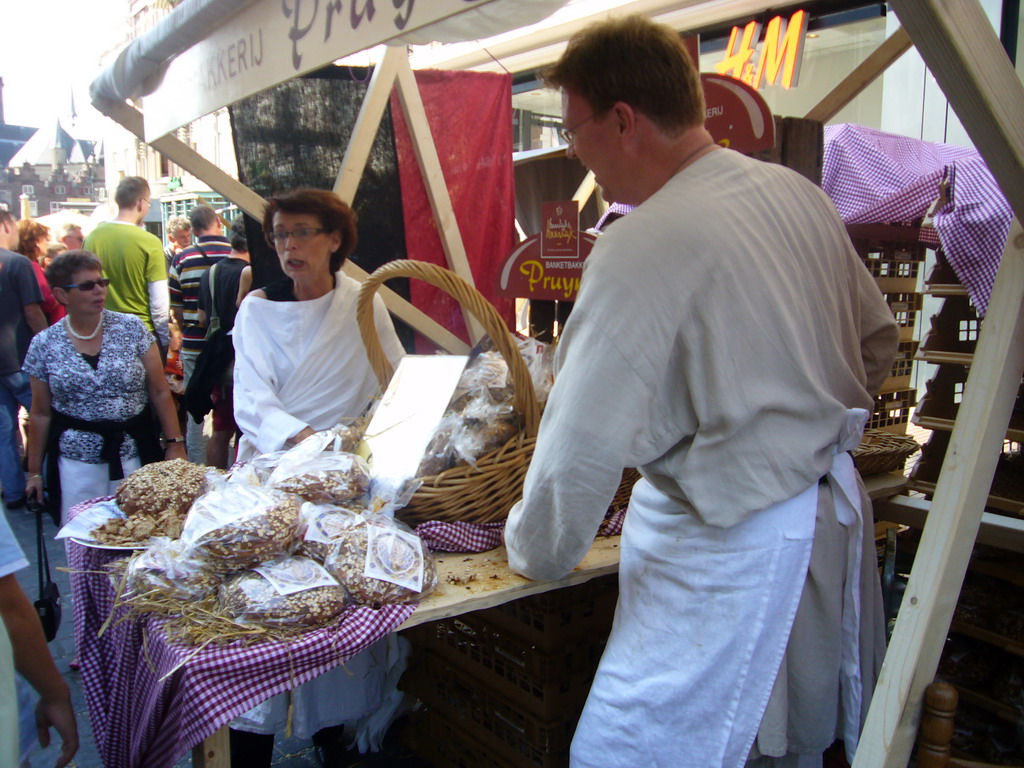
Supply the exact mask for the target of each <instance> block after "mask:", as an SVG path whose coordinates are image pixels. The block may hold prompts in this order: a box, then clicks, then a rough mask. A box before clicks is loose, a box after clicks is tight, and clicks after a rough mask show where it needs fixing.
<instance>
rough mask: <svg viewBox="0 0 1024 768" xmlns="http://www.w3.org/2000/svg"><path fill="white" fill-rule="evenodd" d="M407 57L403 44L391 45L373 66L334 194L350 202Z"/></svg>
mask: <svg viewBox="0 0 1024 768" xmlns="http://www.w3.org/2000/svg"><path fill="white" fill-rule="evenodd" d="M405 57H406V53H405V48H404V47H396V46H388V48H387V50H386V51H385V52H384V58H382V59H381V61H380V63H379V64H377V66H376V67H374V68H373V76H372V77H371V78H370V85H369V87H368V88H367V89H366V96H365V97H364V98H363V105H362V106H361V107H360V108H359V115H358V117H356V122H355V125H354V126H353V128H352V136H351V137H350V138H349V140H348V147H346V148H345V157H344V158H343V159H342V161H341V170H340V171H339V172H338V178H337V179H336V180H335V182H334V194H336V195H337V196H338V197H340V198H341V199H342V200H344V201H346V202H347V203H349V204H352V203H353V202H354V201H355V199H356V190H357V189H358V188H359V181H360V179H362V178H363V171H364V170H365V169H366V161H367V160H368V159H369V157H370V150H371V149H373V141H374V139H376V138H377V129H378V128H379V127H380V121H381V119H382V118H383V117H384V110H385V109H387V106H388V101H389V100H390V98H391V89H392V87H394V84H395V77H396V75H397V73H398V64H399V61H400V60H402V59H404V58H405Z"/></svg>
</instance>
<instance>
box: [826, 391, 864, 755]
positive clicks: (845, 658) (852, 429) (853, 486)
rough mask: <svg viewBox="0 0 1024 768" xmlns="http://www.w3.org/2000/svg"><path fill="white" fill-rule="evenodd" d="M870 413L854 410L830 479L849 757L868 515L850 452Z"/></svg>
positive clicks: (856, 707)
mask: <svg viewBox="0 0 1024 768" xmlns="http://www.w3.org/2000/svg"><path fill="white" fill-rule="evenodd" d="M867 420H868V412H867V411H865V410H864V409H863V408H851V409H850V410H848V411H847V412H846V421H845V422H844V424H843V427H842V429H841V431H840V434H839V439H838V441H837V444H836V447H835V456H834V458H833V459H832V467H831V468H830V469H829V471H828V474H827V477H828V483H829V486H830V487H831V488H832V496H833V499H834V500H835V509H836V517H837V519H838V520H839V523H840V524H841V525H842V526H843V527H845V528H846V532H847V536H846V549H847V555H846V588H845V590H844V594H843V611H842V622H843V641H842V649H841V657H840V658H841V661H840V691H841V695H842V702H843V712H844V715H845V717H844V722H843V724H842V728H843V735H842V738H843V741H844V742H845V744H846V748H847V750H848V752H847V753H848V754H853V753H854V752H855V751H856V748H857V740H858V738H859V736H860V712H861V691H862V684H863V681H862V680H861V668H860V614H861V605H860V576H861V573H860V568H861V547H862V546H863V544H862V541H863V536H864V513H863V509H862V508H861V493H860V486H859V485H858V483H857V469H856V467H855V466H854V464H853V457H852V456H850V453H849V452H850V451H852V450H853V449H854V448H856V447H857V446H858V445H859V444H860V441H861V437H862V436H863V434H864V425H865V424H866V423H867Z"/></svg>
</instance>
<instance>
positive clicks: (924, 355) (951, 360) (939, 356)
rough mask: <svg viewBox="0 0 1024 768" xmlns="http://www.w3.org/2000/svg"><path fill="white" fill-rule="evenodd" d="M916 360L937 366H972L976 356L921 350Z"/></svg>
mask: <svg viewBox="0 0 1024 768" xmlns="http://www.w3.org/2000/svg"><path fill="white" fill-rule="evenodd" d="M922 347H923V345H922ZM914 359H915V360H921V361H923V362H925V363H935V364H936V365H970V364H971V363H972V362H974V355H973V354H971V353H968V352H943V351H942V350H938V349H923V348H919V349H918V350H917V354H916V355H915V356H914Z"/></svg>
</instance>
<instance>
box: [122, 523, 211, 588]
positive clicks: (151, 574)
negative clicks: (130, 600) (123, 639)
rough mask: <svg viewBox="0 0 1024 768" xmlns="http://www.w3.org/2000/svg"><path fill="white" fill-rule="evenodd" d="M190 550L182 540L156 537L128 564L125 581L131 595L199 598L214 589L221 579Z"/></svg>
mask: <svg viewBox="0 0 1024 768" xmlns="http://www.w3.org/2000/svg"><path fill="white" fill-rule="evenodd" d="M186 550H187V548H186V545H185V542H183V541H182V540H181V539H169V538H167V537H165V536H161V537H159V538H156V539H153V540H152V541H151V542H150V544H149V546H148V547H147V548H146V549H145V550H143V551H142V552H140V553H139V554H137V555H136V556H135V557H133V558H132V559H131V561H130V562H129V563H128V569H127V576H126V582H125V583H126V586H127V588H128V590H129V591H130V593H131V595H132V596H133V597H136V598H139V597H142V596H144V595H147V594H150V593H153V592H156V593H157V594H159V595H161V596H164V597H170V598H173V599H175V600H198V599H201V598H203V597H205V596H206V595H208V594H210V593H211V592H213V590H214V589H215V588H216V586H217V585H218V584H219V583H220V578H219V577H218V576H217V575H216V574H214V573H211V572H210V571H208V570H207V569H206V568H205V567H204V563H203V561H201V560H199V559H198V558H196V557H193V556H192V555H191V554H189V552H187V551H186Z"/></svg>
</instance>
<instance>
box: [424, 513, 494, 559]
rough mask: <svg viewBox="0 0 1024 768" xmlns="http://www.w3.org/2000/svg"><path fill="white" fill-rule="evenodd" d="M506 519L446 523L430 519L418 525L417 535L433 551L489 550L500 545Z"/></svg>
mask: <svg viewBox="0 0 1024 768" xmlns="http://www.w3.org/2000/svg"><path fill="white" fill-rule="evenodd" d="M504 531H505V521H504V520H502V521H500V522H497V523H463V522H454V523H444V522H441V521H440V520H428V521H427V522H425V523H420V524H419V525H417V526H416V533H417V535H418V536H419V537H420V538H421V539H423V541H424V543H425V544H426V545H427V546H428V547H430V549H431V551H433V552H487V551H488V550H491V549H494V548H495V547H500V546H501V544H502V541H503V539H502V534H503V533H504Z"/></svg>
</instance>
